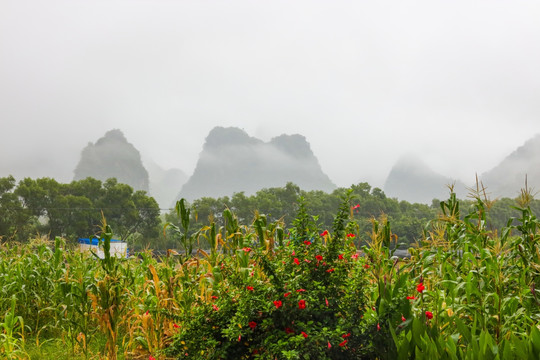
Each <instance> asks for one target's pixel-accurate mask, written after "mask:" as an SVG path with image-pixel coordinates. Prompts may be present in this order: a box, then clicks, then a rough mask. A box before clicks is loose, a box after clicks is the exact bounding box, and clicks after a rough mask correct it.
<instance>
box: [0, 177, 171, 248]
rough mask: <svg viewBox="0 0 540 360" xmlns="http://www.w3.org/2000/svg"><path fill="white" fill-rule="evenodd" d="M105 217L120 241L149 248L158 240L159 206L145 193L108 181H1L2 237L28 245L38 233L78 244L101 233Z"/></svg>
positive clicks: (28, 179) (41, 179) (43, 179)
mask: <svg viewBox="0 0 540 360" xmlns="http://www.w3.org/2000/svg"><path fill="white" fill-rule="evenodd" d="M102 215H104V216H105V217H106V218H107V219H108V221H109V223H110V224H111V225H113V226H114V227H115V229H116V236H118V237H119V238H121V239H124V240H128V241H130V246H132V247H133V246H134V245H135V246H139V247H142V246H145V245H148V244H149V243H151V242H152V241H155V240H156V239H158V238H159V236H160V231H159V226H160V224H161V219H160V214H159V206H158V205H157V203H156V201H155V200H154V199H153V198H151V197H148V196H147V195H146V193H145V192H144V191H135V192H133V189H132V188H131V187H130V186H128V185H125V184H120V183H118V182H117V181H116V180H115V179H109V180H107V181H106V182H104V183H102V182H101V181H99V180H96V179H92V178H87V179H84V180H79V181H73V182H71V183H70V184H60V183H58V182H57V181H56V180H54V179H49V178H40V179H35V180H34V179H30V178H25V179H23V180H21V181H20V182H19V184H18V186H16V187H15V179H14V178H13V177H7V178H0V238H4V241H5V240H17V241H20V242H25V241H27V240H28V239H29V237H30V236H31V235H35V234H36V233H42V234H48V235H49V236H51V237H55V236H63V237H65V238H70V239H72V241H73V242H74V241H75V240H76V239H77V238H79V237H91V236H93V234H95V233H96V232H97V231H98V230H99V225H100V221H101V217H102Z"/></svg>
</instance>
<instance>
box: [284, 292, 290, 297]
mask: <svg viewBox="0 0 540 360" xmlns="http://www.w3.org/2000/svg"><path fill="white" fill-rule="evenodd" d="M289 295H291V293H290V292H288V293H285V294H283V296H285V297H287V296H289Z"/></svg>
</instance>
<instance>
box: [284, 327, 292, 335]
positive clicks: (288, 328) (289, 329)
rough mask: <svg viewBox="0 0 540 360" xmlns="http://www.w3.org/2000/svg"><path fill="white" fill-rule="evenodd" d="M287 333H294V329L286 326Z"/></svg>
mask: <svg viewBox="0 0 540 360" xmlns="http://www.w3.org/2000/svg"><path fill="white" fill-rule="evenodd" d="M285 333H286V334H294V330H293V329H291V328H290V327H286V328H285Z"/></svg>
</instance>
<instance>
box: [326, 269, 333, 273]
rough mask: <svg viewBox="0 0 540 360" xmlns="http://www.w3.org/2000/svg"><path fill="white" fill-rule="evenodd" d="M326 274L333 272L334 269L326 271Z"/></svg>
mask: <svg viewBox="0 0 540 360" xmlns="http://www.w3.org/2000/svg"><path fill="white" fill-rule="evenodd" d="M326 272H327V273H331V272H334V268H332V269H328V270H326Z"/></svg>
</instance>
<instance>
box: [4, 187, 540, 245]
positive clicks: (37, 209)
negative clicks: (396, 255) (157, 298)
mask: <svg viewBox="0 0 540 360" xmlns="http://www.w3.org/2000/svg"><path fill="white" fill-rule="evenodd" d="M349 189H350V190H351V191H352V194H351V195H352V199H353V205H352V206H351V216H352V217H353V218H354V219H355V220H356V223H357V224H358V229H357V234H358V238H357V241H365V240H367V239H368V237H369V234H370V233H371V230H372V223H371V220H372V219H374V218H375V219H378V218H380V216H381V215H383V214H384V215H385V216H386V217H387V218H388V221H389V222H390V224H391V226H392V230H393V232H394V233H395V234H396V235H397V236H398V242H403V243H407V244H411V243H414V242H416V241H418V240H421V239H422V238H423V236H424V233H423V232H424V227H425V226H426V224H427V223H428V222H429V221H430V220H433V219H435V218H437V216H438V215H439V213H440V206H439V203H440V201H439V200H437V199H434V200H433V203H432V204H431V205H426V204H411V203H409V202H407V201H399V200H397V199H395V198H389V197H387V196H386V195H385V194H384V192H383V191H382V190H381V189H379V188H376V187H375V188H372V187H371V186H370V185H369V184H367V183H359V184H356V185H352V186H351V187H350V188H349ZM347 191H348V189H347V188H338V189H336V190H334V191H333V192H332V193H325V192H323V191H304V190H301V189H300V188H299V187H298V186H297V185H295V184H292V183H288V184H287V185H286V186H284V187H280V188H268V189H262V190H260V191H258V192H257V193H255V194H254V195H250V196H248V195H245V194H244V193H243V192H240V193H235V194H234V195H233V196H231V197H228V196H225V197H220V198H217V199H216V198H208V197H205V198H201V199H198V200H195V201H193V202H192V203H191V204H189V207H190V208H191V227H190V228H191V229H192V230H193V231H197V230H199V229H201V228H203V227H204V226H207V225H210V224H212V223H214V224H215V226H216V229H218V230H219V228H220V227H225V226H226V224H225V221H226V220H225V217H224V216H223V211H224V210H225V209H229V210H230V211H232V212H233V213H234V214H235V215H236V216H237V217H238V220H239V221H240V222H241V223H244V224H250V223H252V222H253V221H254V220H255V219H256V218H257V216H258V215H259V214H264V215H265V216H266V218H267V219H268V222H274V221H276V220H282V222H283V225H284V228H285V229H287V228H290V227H291V226H292V221H293V220H294V218H295V217H296V215H297V211H298V203H299V198H300V197H303V198H304V200H305V204H306V208H307V210H308V212H309V214H310V215H311V216H312V217H313V219H314V222H315V223H316V224H318V225H319V227H320V228H322V229H330V228H331V227H332V222H333V221H334V214H336V213H337V211H338V207H339V205H340V203H341V201H342V198H343V196H344V195H345V193H346V192H347ZM485 203H486V204H487V206H486V212H487V217H486V221H487V224H486V227H487V228H488V229H489V230H497V229H501V228H502V227H504V226H506V225H507V224H506V222H507V219H509V218H512V217H514V218H515V217H518V216H519V211H518V210H516V209H515V208H513V206H516V200H514V199H508V198H504V199H500V200H497V201H492V202H489V201H486V202H485ZM473 205H474V201H473V200H464V201H461V206H462V207H464V209H463V210H465V211H464V213H466V210H467V209H466V208H467V207H471V206H473ZM529 206H530V207H531V210H532V212H533V213H534V214H536V215H538V214H540V201H538V200H533V201H531V202H530V203H529ZM315 214H317V215H316V216H315ZM103 219H106V221H107V223H108V224H109V225H111V227H112V229H113V230H114V232H115V237H116V238H120V239H123V240H127V241H128V242H129V247H130V248H132V249H140V248H145V247H150V248H152V249H156V250H157V249H169V248H179V241H180V240H179V236H178V234H174V233H171V232H169V231H166V232H164V231H163V229H164V225H165V223H167V222H170V223H173V224H176V225H180V224H179V219H178V217H177V216H176V213H175V212H174V211H171V212H170V213H168V214H165V215H164V216H163V217H161V216H160V209H159V206H158V204H157V203H156V201H155V200H154V199H153V198H152V197H150V196H148V195H147V194H146V192H144V191H134V190H133V188H132V187H130V186H129V185H126V184H121V183H118V182H117V181H116V179H114V178H112V179H108V180H106V181H105V182H101V181H100V180H96V179H93V178H86V179H83V180H78V181H73V182H71V183H69V184H61V183H59V182H57V181H56V180H54V179H51V178H40V179H30V178H25V179H23V180H21V181H20V182H19V183H18V184H17V183H16V181H15V179H14V178H13V177H12V176H8V177H4V178H0V241H2V242H5V241H10V240H14V241H19V242H25V241H27V240H28V239H29V238H31V237H35V236H36V235H37V234H39V235H44V236H48V237H51V238H52V237H55V236H62V237H64V238H66V239H68V242H71V241H72V243H75V241H76V239H77V238H79V237H91V236H92V235H93V234H95V233H97V232H98V231H99V229H100V228H101V225H102V221H103ZM200 241H201V243H200V245H201V246H203V247H205V246H206V244H205V239H204V237H201V239H200Z"/></svg>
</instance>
